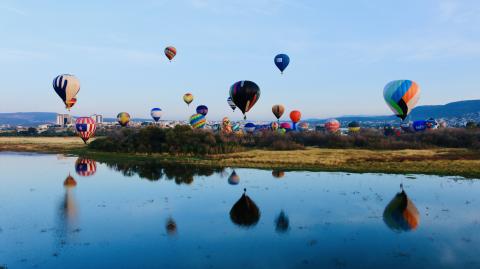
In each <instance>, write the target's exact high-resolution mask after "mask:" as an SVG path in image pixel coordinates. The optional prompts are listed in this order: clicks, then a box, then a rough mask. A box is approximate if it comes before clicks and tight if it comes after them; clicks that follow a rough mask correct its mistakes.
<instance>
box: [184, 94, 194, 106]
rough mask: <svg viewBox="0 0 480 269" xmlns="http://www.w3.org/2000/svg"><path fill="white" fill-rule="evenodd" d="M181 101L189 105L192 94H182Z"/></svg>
mask: <svg viewBox="0 0 480 269" xmlns="http://www.w3.org/2000/svg"><path fill="white" fill-rule="evenodd" d="M183 101H184V102H185V103H187V105H190V103H191V102H192V101H193V95H192V94H191V93H186V94H184V95H183Z"/></svg>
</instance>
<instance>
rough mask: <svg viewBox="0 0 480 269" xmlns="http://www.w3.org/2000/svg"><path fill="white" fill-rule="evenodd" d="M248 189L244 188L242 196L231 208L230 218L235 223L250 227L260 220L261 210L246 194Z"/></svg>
mask: <svg viewBox="0 0 480 269" xmlns="http://www.w3.org/2000/svg"><path fill="white" fill-rule="evenodd" d="M246 191H247V190H246V189H244V192H243V194H242V197H240V199H239V200H238V201H237V202H236V203H235V204H234V205H233V207H232V209H231V210H230V219H231V220H232V222H233V223H235V224H237V225H239V226H241V227H246V228H248V227H251V226H254V225H255V224H257V222H258V221H259V220H260V210H259V209H258V207H257V205H256V204H255V202H253V201H252V200H251V199H250V197H248V195H246Z"/></svg>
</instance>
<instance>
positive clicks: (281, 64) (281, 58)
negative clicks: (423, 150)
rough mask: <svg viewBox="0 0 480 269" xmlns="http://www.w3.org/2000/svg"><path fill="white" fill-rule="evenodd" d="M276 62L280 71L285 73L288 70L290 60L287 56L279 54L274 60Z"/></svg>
mask: <svg viewBox="0 0 480 269" xmlns="http://www.w3.org/2000/svg"><path fill="white" fill-rule="evenodd" d="M273 61H274V62H275V65H276V66H277V67H278V69H280V71H281V72H282V73H283V70H285V68H287V66H288V64H289V63H290V58H289V57H288V55H287V54H278V55H277V56H275V59H274V60H273Z"/></svg>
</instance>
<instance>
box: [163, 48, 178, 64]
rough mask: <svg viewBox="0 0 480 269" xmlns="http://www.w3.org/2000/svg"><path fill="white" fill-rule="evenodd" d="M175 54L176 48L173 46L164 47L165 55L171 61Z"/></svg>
mask: <svg viewBox="0 0 480 269" xmlns="http://www.w3.org/2000/svg"><path fill="white" fill-rule="evenodd" d="M175 55H177V49H176V48H175V47H172V46H168V47H166V48H165V56H167V58H168V60H169V61H172V59H173V57H175Z"/></svg>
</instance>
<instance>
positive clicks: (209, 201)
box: [0, 153, 480, 269]
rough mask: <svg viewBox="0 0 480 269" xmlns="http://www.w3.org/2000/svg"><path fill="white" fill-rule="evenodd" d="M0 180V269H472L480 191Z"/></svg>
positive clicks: (436, 181) (108, 173)
mask: <svg viewBox="0 0 480 269" xmlns="http://www.w3.org/2000/svg"><path fill="white" fill-rule="evenodd" d="M0 171H1V176H0V185H1V187H0V268H2V265H4V266H7V268H189V269H190V268H227V267H228V268H480V255H478V254H479V249H480V195H479V194H480V181H478V180H471V179H469V180H465V179H461V178H453V177H436V176H424V175H383V174H349V173H327V172H321V173H320V172H283V171H267V170H255V169H235V173H234V174H233V175H232V172H233V171H234V170H233V169H231V168H226V169H209V168H193V167H189V166H172V165H170V166H161V165H159V164H153V163H108V164H107V163H101V162H95V161H94V160H89V159H81V158H80V159H78V158H76V157H66V156H63V155H39V154H17V153H0ZM235 174H236V175H235ZM401 185H403V192H402V187H401ZM244 189H246V196H243V193H244Z"/></svg>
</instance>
